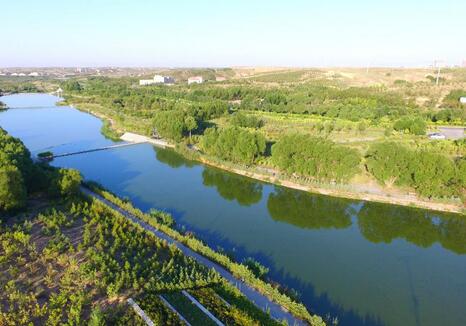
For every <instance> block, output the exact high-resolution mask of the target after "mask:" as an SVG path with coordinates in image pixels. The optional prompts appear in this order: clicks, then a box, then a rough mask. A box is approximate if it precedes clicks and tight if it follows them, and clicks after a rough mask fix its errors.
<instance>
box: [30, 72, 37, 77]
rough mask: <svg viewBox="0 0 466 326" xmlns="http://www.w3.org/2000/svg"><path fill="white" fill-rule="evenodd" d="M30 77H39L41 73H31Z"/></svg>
mask: <svg viewBox="0 0 466 326" xmlns="http://www.w3.org/2000/svg"><path fill="white" fill-rule="evenodd" d="M28 76H30V77H39V73H38V72H35V71H34V72H31V73H30V74H29V75H28Z"/></svg>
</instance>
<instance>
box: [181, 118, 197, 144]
mask: <svg viewBox="0 0 466 326" xmlns="http://www.w3.org/2000/svg"><path fill="white" fill-rule="evenodd" d="M184 123H185V126H186V129H187V130H188V131H189V140H190V141H191V132H192V131H193V130H194V129H196V128H197V121H196V119H195V118H194V117H192V116H190V115H188V116H187V117H186V118H185V119H184Z"/></svg>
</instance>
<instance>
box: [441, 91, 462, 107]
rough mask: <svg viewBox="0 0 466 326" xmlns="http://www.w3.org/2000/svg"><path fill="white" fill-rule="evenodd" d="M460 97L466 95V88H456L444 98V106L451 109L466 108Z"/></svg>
mask: <svg viewBox="0 0 466 326" xmlns="http://www.w3.org/2000/svg"><path fill="white" fill-rule="evenodd" d="M460 97H466V90H464V89H454V90H452V91H450V93H448V95H447V96H445V98H444V99H443V106H444V107H446V108H451V109H464V108H466V104H465V103H461V102H460Z"/></svg>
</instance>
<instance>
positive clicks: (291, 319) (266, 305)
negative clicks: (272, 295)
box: [81, 187, 307, 325]
mask: <svg viewBox="0 0 466 326" xmlns="http://www.w3.org/2000/svg"><path fill="white" fill-rule="evenodd" d="M81 191H82V192H83V193H84V194H86V195H88V196H91V197H94V198H95V199H98V200H100V201H101V202H103V203H105V204H106V205H108V206H109V207H111V208H113V209H114V210H116V211H118V212H119V213H121V214H122V215H123V216H124V217H126V218H127V219H129V220H131V221H132V222H134V223H136V224H139V225H140V226H141V227H142V228H144V229H145V230H146V231H149V232H151V233H152V234H154V235H156V236H157V237H159V238H161V239H164V240H166V241H167V242H168V243H170V244H174V245H175V246H177V247H178V249H180V250H181V251H182V252H183V253H184V254H185V255H186V256H189V257H192V258H194V259H195V260H196V261H198V262H199V263H201V264H202V265H205V266H206V267H208V268H213V269H214V270H215V271H217V273H219V274H220V275H221V276H222V277H224V278H225V279H226V280H228V282H230V283H231V284H233V285H234V286H236V287H237V288H238V290H240V291H241V292H242V293H243V294H244V295H245V296H246V297H247V298H248V299H249V300H250V301H251V302H253V303H254V304H255V305H256V306H257V307H259V308H260V309H262V310H263V311H267V310H268V311H269V312H270V316H272V318H274V319H276V320H280V321H281V320H286V321H287V322H288V325H307V323H306V322H305V321H303V320H301V319H299V318H296V317H295V316H293V315H292V314H291V313H290V312H288V311H285V310H283V308H282V307H281V306H280V305H279V304H277V303H275V302H274V301H272V300H270V299H269V298H268V297H266V296H265V295H263V294H262V293H260V292H259V291H257V290H256V289H254V288H252V287H250V286H249V285H248V284H246V283H245V282H243V281H242V280H240V279H238V278H236V277H235V276H233V274H232V273H230V272H229V271H227V270H226V269H225V268H224V267H222V266H220V265H219V264H217V263H215V262H213V261H211V260H209V259H208V258H206V257H204V256H202V255H200V254H198V253H197V252H195V251H193V250H192V249H190V248H188V247H186V246H185V245H184V244H182V243H180V242H179V241H177V240H175V239H173V238H171V237H169V236H168V235H166V234H165V233H163V232H162V231H159V230H157V229H156V228H154V227H153V226H151V225H149V224H147V223H145V222H143V221H141V220H140V219H138V218H137V217H135V216H134V215H132V214H130V213H129V212H127V211H126V210H124V209H122V208H120V207H118V206H116V205H115V204H113V203H112V202H110V201H108V200H107V199H105V198H103V197H102V196H100V195H98V194H96V193H94V192H92V191H91V190H89V189H87V188H84V187H81Z"/></svg>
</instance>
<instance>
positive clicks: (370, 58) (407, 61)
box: [0, 0, 466, 67]
mask: <svg viewBox="0 0 466 326" xmlns="http://www.w3.org/2000/svg"><path fill="white" fill-rule="evenodd" d="M0 35H1V37H0V67H32V66H34V67H48V66H67V67H95V66H125V67H228V66H284V67H285V66H286V67H323V66H340V67H341V66H362V67H366V66H396V67H399V66H404V67H411V66H414V67H422V66H429V65H431V64H432V63H433V61H434V60H441V61H443V62H444V64H446V65H461V64H462V62H463V60H466V1H465V0H403V1H401V0H391V1H388V0H347V1H343V0H340V1H337V0H327V1H325V0H319V1H314V0H307V1H305V0H283V1H278V0H277V1H275V0H267V1H265V0H229V1H227V0H191V1H188V0H185V1H181V0H164V1H158V0H126V1H123V0H79V1H78V0H75V1H71V0H70V1H61V0H60V1H59V0H40V1H39V0H14V1H13V0H0Z"/></svg>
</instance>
